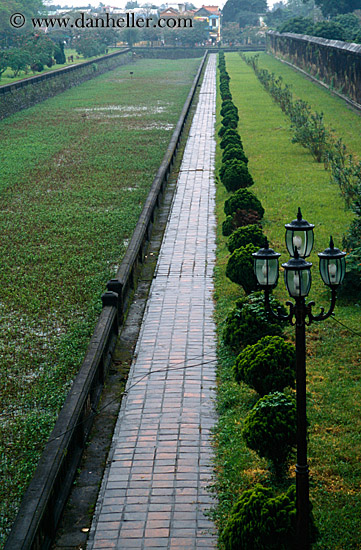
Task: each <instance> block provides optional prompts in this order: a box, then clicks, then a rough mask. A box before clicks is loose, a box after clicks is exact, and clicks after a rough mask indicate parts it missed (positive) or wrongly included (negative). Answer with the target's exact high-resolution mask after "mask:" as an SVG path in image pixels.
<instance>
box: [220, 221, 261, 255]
mask: <svg viewBox="0 0 361 550" xmlns="http://www.w3.org/2000/svg"><path fill="white" fill-rule="evenodd" d="M250 243H251V244H253V245H254V246H256V247H257V248H264V247H265V246H266V243H267V238H266V236H265V235H264V234H263V232H262V228H261V227H260V226H259V225H256V224H252V225H246V226H244V227H239V228H238V229H236V230H235V231H234V232H233V233H232V235H231V236H230V238H229V241H228V243H227V247H228V250H229V251H230V252H231V253H232V252H234V251H235V250H237V248H241V247H242V246H247V244H250Z"/></svg>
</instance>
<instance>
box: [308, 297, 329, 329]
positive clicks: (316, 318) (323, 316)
mask: <svg viewBox="0 0 361 550" xmlns="http://www.w3.org/2000/svg"><path fill="white" fill-rule="evenodd" d="M314 305H315V302H309V303H308V304H307V317H308V319H309V322H308V324H309V325H310V324H311V323H312V322H313V321H324V320H325V319H328V318H329V317H331V315H332V313H333V310H334V309H335V305H336V289H335V288H331V303H330V307H329V310H328V311H327V313H325V308H324V307H321V308H320V309H321V312H320V313H319V314H318V315H313V314H312V307H313V306H314Z"/></svg>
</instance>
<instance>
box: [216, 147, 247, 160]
mask: <svg viewBox="0 0 361 550" xmlns="http://www.w3.org/2000/svg"><path fill="white" fill-rule="evenodd" d="M228 160H241V161H242V162H244V163H245V164H247V163H248V158H247V157H246V155H245V152H244V151H243V148H242V147H241V146H240V145H234V144H232V143H231V144H230V145H227V147H225V148H224V149H223V153H222V163H225V162H227V161H228Z"/></svg>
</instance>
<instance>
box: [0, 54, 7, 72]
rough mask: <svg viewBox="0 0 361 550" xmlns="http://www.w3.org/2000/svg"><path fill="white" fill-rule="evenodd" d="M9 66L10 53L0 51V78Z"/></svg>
mask: <svg viewBox="0 0 361 550" xmlns="http://www.w3.org/2000/svg"><path fill="white" fill-rule="evenodd" d="M8 66H9V59H8V53H7V52H5V51H1V50H0V78H1V75H2V74H3V73H4V72H5V71H6V69H7V68H8Z"/></svg>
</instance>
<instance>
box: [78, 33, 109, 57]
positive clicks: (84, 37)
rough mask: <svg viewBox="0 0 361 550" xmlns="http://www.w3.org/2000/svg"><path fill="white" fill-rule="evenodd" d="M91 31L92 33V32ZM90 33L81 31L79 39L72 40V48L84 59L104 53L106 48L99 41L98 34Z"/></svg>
mask: <svg viewBox="0 0 361 550" xmlns="http://www.w3.org/2000/svg"><path fill="white" fill-rule="evenodd" d="M92 31H93V32H92ZM92 31H89V30H88V31H83V32H82V33H81V34H80V35H79V37H78V38H77V39H76V40H74V47H75V49H76V51H77V53H78V54H80V55H83V56H84V57H93V56H95V55H101V54H103V53H105V51H106V49H107V47H106V44H104V42H102V41H101V38H100V37H99V33H96V32H94V29H92Z"/></svg>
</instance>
